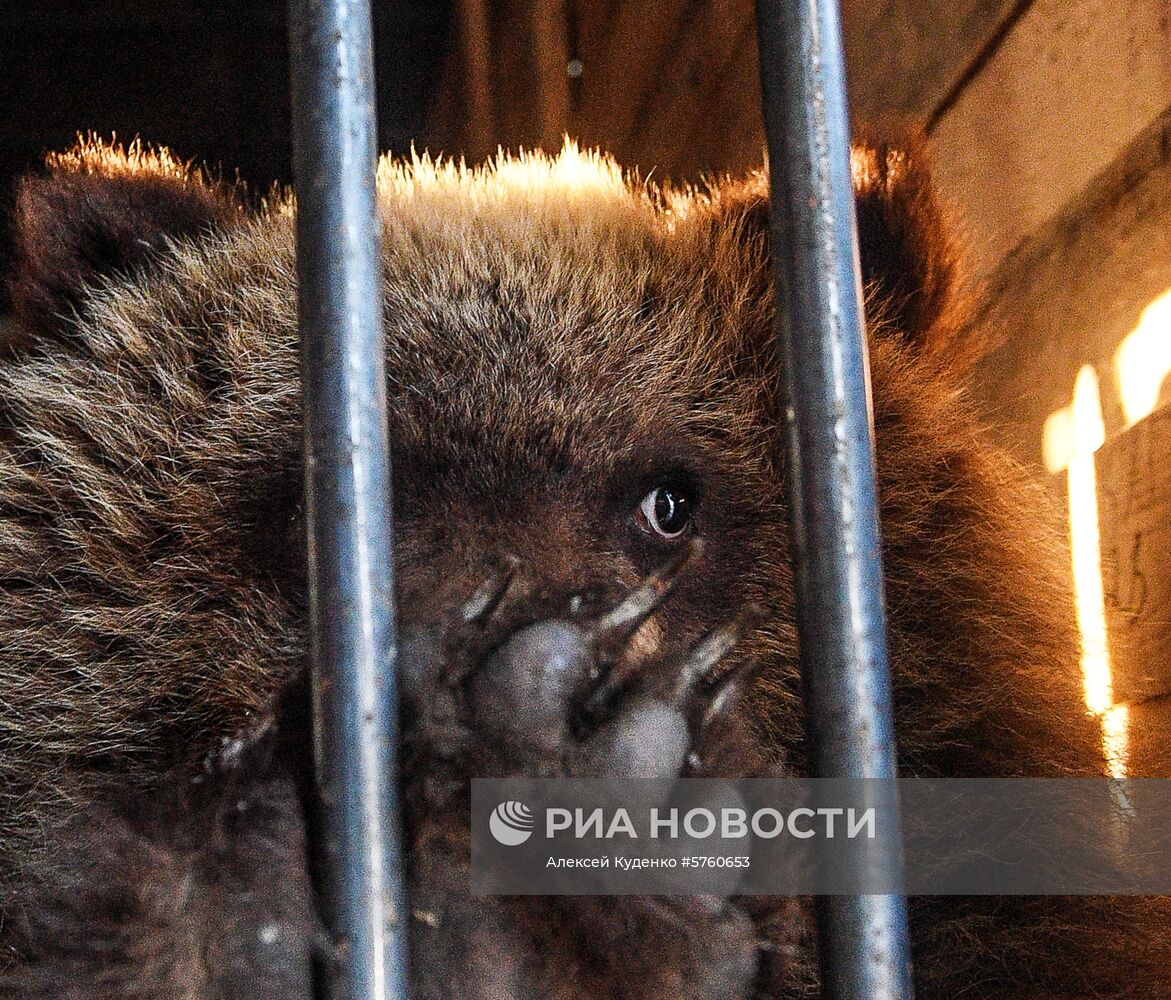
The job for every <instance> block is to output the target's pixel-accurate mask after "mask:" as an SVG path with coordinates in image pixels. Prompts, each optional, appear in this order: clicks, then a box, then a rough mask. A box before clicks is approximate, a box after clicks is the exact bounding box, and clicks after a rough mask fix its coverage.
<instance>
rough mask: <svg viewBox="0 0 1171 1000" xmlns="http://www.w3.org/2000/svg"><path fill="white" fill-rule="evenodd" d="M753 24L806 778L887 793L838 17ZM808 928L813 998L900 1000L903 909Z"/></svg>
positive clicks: (886, 844) (840, 913) (838, 903)
mask: <svg viewBox="0 0 1171 1000" xmlns="http://www.w3.org/2000/svg"><path fill="white" fill-rule="evenodd" d="M756 14H757V31H758V36H759V42H760V66H761V83H762V88H763V94H764V122H765V132H766V135H767V137H768V151H769V166H770V177H771V189H772V190H771V198H772V201H771V205H772V230H773V248H774V250H773V257H774V266H775V275H776V285H777V325H778V337H779V342H780V357H781V368H782V377H783V380H784V383H783V384H784V391H785V421H786V432H787V443H788V459H789V480H790V486H789V499H790V504H791V508H792V510H791V515H792V531H793V543H794V545H793V547H794V559H795V562H796V580H797V616H798V628H799V632H800V639H801V663H802V671H803V675H804V685H805V698H806V709H807V712H808V718H809V734H810V742H811V747H812V757H813V767H814V773H815V774H816V775H818V776H821V777H840V778H871V779H891V778H894V777H895V776H896V764H895V752H894V732H893V724H892V720H891V687H890V671H889V665H888V661H887V646H886V622H885V612H884V609H883V596H882V565H881V551H880V535H879V524H878V509H877V500H876V489H875V471H874V449H873V420H872V414H871V407H870V386H869V373H868V368H867V358H866V340H865V318H864V316H863V311H862V288H861V277H860V268H859V262H858V240H857V233H856V224H855V218H854V197H853V185H852V183H851V177H850V143H849V115H848V113H847V106H846V88H845V69H844V60H843V56H842V42H841V26H840V23H839V13H838V4H837V2H836V0H757V4H756ZM897 826H898V824H897V821H896V823H895V829H896V831H897ZM867 864H869V865H873V866H880V868H881V870H882V871H884V872H887V873H889V874H892V875H894V876H895V877H896V884H898V883H899V882H901V875H902V853H901V846H900V845H899V844H898V842H897V838H896V841H895V843H894V844H893V845H892V844H891V842H890V841H889V840H885V841H882V842H881V843H880V844H878V845H877V846H876V848H875V849H874V850H873V852H872V854H871V855H869V856H868V857H867ZM818 923H819V930H820V938H821V965H822V980H823V986H822V988H823V994H824V995H825V996H826V997H829V998H831V1000H894V998H907V997H910V996H911V995H912V986H911V970H910V952H909V947H908V939H907V915H906V901H905V899H904V898H903V897H901V896H850V897H847V896H837V897H823V898H821V899H819V900H818Z"/></svg>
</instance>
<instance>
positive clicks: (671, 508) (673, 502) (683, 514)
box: [634, 486, 691, 538]
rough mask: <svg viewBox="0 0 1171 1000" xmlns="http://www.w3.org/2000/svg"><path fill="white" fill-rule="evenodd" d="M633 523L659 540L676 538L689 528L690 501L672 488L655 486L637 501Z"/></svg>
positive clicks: (679, 491) (680, 491)
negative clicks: (656, 536)
mask: <svg viewBox="0 0 1171 1000" xmlns="http://www.w3.org/2000/svg"><path fill="white" fill-rule="evenodd" d="M634 520H635V523H636V524H637V525H638V526H639V527H640V528H642V530H643V531H645V532H647V533H648V534H651V535H658V536H659V537H660V538H678V537H679V536H680V535H682V534H683V533H684V532H685V531H686V530H687V529H688V528H689V527H690V526H691V499H690V498H689V497H688V496H687V494H686V493H684V492H683V491H682V490H680V489H678V488H676V487H673V486H656V487H655V488H654V489H653V490H651V491H650V493H648V494H647V495H646V496H645V497H643V498H642V500H641V501H639V504H638V510H637V511H635V514H634Z"/></svg>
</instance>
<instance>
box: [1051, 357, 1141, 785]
mask: <svg viewBox="0 0 1171 1000" xmlns="http://www.w3.org/2000/svg"><path fill="white" fill-rule="evenodd" d="M1105 440H1106V427H1105V424H1104V422H1103V420H1102V400H1101V393H1100V391H1099V385H1098V374H1097V372H1096V371H1095V370H1094V369H1093V367H1091V366H1090V365H1084V366H1083V367H1082V369H1081V371H1079V372H1078V374H1077V380H1076V381H1075V382H1074V388H1073V401H1072V402H1071V403H1070V404H1069V406H1067V407H1065V408H1064V409H1061V410H1058V411H1057V412H1055V413H1053V414H1051V415H1050V416H1049V419H1048V420H1046V421H1045V429H1044V437H1043V440H1042V452H1043V454H1044V458H1045V466H1046V468H1047V469H1048V470H1049V471H1050V472H1053V473H1056V472H1060V471H1061V470H1062V469H1064V470H1065V471H1066V476H1067V480H1068V484H1069V536H1070V551H1071V555H1072V564H1073V586H1074V600H1075V603H1076V608H1077V624H1078V631H1079V632H1080V633H1081V641H1082V660H1081V663H1082V684H1083V687H1084V691H1085V699H1086V707H1087V708H1088V709H1089V710H1090V711H1091V712H1093V713H1094V714H1095V715H1099V716H1101V717H1102V749H1103V751H1104V753H1105V755H1106V761H1107V765H1108V766H1109V768H1110V773H1111V774H1112V775H1113V776H1114V777H1122V776H1123V775H1124V774H1125V772H1126V753H1127V711H1126V706H1125V705H1115V704H1114V683H1113V679H1112V677H1111V673H1110V652H1109V647H1108V645H1107V638H1106V597H1105V593H1104V591H1103V588H1102V555H1101V539H1100V537H1099V533H1098V492H1097V482H1096V474H1095V468H1094V452H1095V451H1097V449H1098V448H1100V447H1101V446H1102V445H1103V444H1104V443H1105Z"/></svg>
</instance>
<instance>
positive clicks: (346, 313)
mask: <svg viewBox="0 0 1171 1000" xmlns="http://www.w3.org/2000/svg"><path fill="white" fill-rule="evenodd" d="M371 36H372V29H371V12H370V5H369V0H291V2H290V4H289V38H290V53H291V71H292V112H293V169H294V176H295V179H296V190H297V202H298V209H297V276H298V282H299V293H298V294H299V302H298V306H299V310H300V336H301V355H302V377H303V393H304V417H305V425H304V434H305V440H304V464H305V491H306V510H307V522H308V556H309V558H308V573H309V612H310V628H311V640H310V657H311V659H310V666H311V670H312V677H313V721H314V760H315V771H316V779H317V790H318V794H319V803H318V804H319V807H320V817H319V819H318V826H319V837H318V839H319V843H317V844H316V845H315V853H316V861H317V867H318V871H319V874H320V883H321V884H320V889H321V897H322V905H323V909H324V914H325V919H326V923H327V925H328V927H329V929H330V932H331V933H332V935H333V937H334V940H335V942H336V944H337V952H336V956H337V960H336V961H334V962H330V963H328V967H327V968H326V970H325V976H324V978H325V989H326V995H327V996H328V997H329V998H330V1000H389V998H401V1000H405V998H406V997H407V995H408V990H407V980H406V972H407V969H406V955H407V949H406V937H405V935H406V923H405V920H404V917H405V913H406V909H405V905H406V904H405V890H404V870H403V864H402V854H401V839H400V828H399V827H400V811H399V800H398V741H399V728H398V691H397V678H396V671H395V615H394V573H393V563H392V556H393V528H392V524H391V488H390V460H389V450H388V441H387V413H386V377H385V359H384V349H385V347H384V341H383V331H382V295H381V262H380V256H379V247H380V235H379V220H378V208H377V197H376V191H375V170H376V166H377V148H376V147H377V139H376V136H377V132H376V124H375V109H374V93H375V90H374V59H373V44H372V37H371Z"/></svg>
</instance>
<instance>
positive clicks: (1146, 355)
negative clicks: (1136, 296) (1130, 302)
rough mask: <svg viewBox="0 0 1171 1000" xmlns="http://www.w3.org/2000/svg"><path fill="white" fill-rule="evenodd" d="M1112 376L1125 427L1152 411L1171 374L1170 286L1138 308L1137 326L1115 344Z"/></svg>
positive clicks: (1157, 403)
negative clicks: (1116, 345)
mask: <svg viewBox="0 0 1171 1000" xmlns="http://www.w3.org/2000/svg"><path fill="white" fill-rule="evenodd" d="M1114 375H1115V378H1116V379H1117V381H1118V395H1119V398H1120V399H1121V401H1122V412H1123V413H1124V414H1125V416H1126V425H1127V426H1128V427H1129V426H1130V425H1131V424H1134V423H1137V422H1138V421H1140V420H1142V419H1143V417H1146V416H1149V415H1150V414H1151V413H1153V412H1154V411H1155V407H1156V406H1158V405H1159V391H1160V390H1161V389H1162V387H1163V381H1164V380H1165V379H1166V378H1167V376H1168V375H1171V288H1169V289H1167V291H1165V292H1164V293H1163V294H1162V295H1160V296H1159V297H1158V298H1157V299H1155V301H1154V302H1152V303H1151V304H1150V305H1149V306H1147V307H1146V308H1145V309H1144V310H1143V311H1142V315H1141V316H1140V317H1139V321H1138V326H1136V327H1135V328H1134V329H1133V330H1132V331H1131V332H1130V333H1128V334H1127V335H1126V338H1125V339H1124V340H1123V341H1122V343H1121V344H1119V345H1118V350H1116V351H1115V352H1114Z"/></svg>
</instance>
